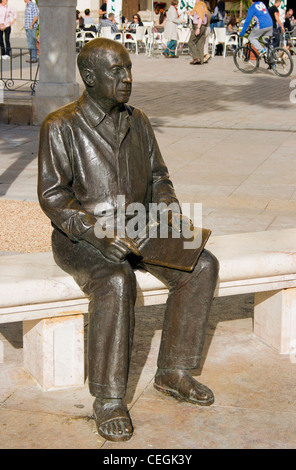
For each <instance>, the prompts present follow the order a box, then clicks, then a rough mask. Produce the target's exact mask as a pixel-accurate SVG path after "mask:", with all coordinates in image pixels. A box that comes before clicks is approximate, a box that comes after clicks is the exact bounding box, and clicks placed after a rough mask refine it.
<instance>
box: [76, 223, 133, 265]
mask: <svg viewBox="0 0 296 470" xmlns="http://www.w3.org/2000/svg"><path fill="white" fill-rule="evenodd" d="M109 235H110V236H108V233H107V232H106V234H105V236H104V237H97V236H96V234H95V230H94V228H93V227H92V228H90V229H89V230H87V231H86V232H85V233H84V236H83V238H84V240H85V241H87V242H88V243H90V244H91V245H93V246H94V247H95V248H97V249H98V250H99V251H100V252H101V253H102V254H103V255H104V256H105V258H107V259H108V260H109V261H113V262H114V263H119V262H121V261H124V259H125V258H126V257H127V255H128V254H129V253H134V254H135V255H137V256H141V253H140V252H139V250H138V247H137V245H136V242H135V241H134V240H132V239H131V238H129V237H128V236H126V237H125V238H120V237H119V236H117V235H115V236H114V233H112V234H111V233H110V234H109Z"/></svg>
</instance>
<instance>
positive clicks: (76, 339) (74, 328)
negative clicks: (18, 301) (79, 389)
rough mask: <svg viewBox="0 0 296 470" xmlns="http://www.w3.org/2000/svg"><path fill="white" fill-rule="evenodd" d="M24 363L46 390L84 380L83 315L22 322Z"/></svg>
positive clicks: (81, 383)
mask: <svg viewBox="0 0 296 470" xmlns="http://www.w3.org/2000/svg"><path fill="white" fill-rule="evenodd" d="M23 353H24V367H25V368H26V369H27V370H28V371H29V372H30V374H31V375H32V376H33V377H34V378H35V379H36V380H37V382H38V383H39V384H40V385H41V387H42V388H43V389H44V390H54V389H60V388H66V387H70V386H74V385H75V386H77V385H83V384H84V316H83V315H70V316H64V317H63V316H61V317H57V318H48V319H44V320H30V321H24V322H23Z"/></svg>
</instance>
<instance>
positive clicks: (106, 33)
mask: <svg viewBox="0 0 296 470" xmlns="http://www.w3.org/2000/svg"><path fill="white" fill-rule="evenodd" d="M100 37H101V38H107V39H113V33H112V32H111V26H104V27H103V28H101V31H100Z"/></svg>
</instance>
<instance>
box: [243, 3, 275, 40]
mask: <svg viewBox="0 0 296 470" xmlns="http://www.w3.org/2000/svg"><path fill="white" fill-rule="evenodd" d="M252 18H254V24H255V28H256V29H263V28H269V27H270V26H272V19H271V16H270V14H269V13H268V10H267V8H266V6H265V5H264V3H263V2H256V3H253V5H252V6H251V7H250V8H249V10H248V14H247V18H246V21H245V22H244V26H243V29H242V31H241V33H240V36H244V34H245V32H246V30H247V29H248V26H249V24H250V23H251V19H252Z"/></svg>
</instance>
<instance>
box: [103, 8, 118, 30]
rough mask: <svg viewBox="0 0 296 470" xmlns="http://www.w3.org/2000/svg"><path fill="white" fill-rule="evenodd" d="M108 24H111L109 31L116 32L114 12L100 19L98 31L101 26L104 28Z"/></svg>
mask: <svg viewBox="0 0 296 470" xmlns="http://www.w3.org/2000/svg"><path fill="white" fill-rule="evenodd" d="M108 26H111V33H118V32H119V31H118V27H117V24H116V21H115V16H114V13H109V15H108V18H107V19H104V18H103V19H102V21H101V22H100V24H99V26H98V33H100V32H101V29H102V28H106V27H108Z"/></svg>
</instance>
